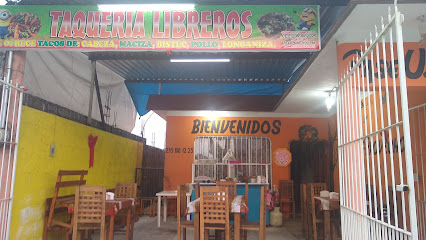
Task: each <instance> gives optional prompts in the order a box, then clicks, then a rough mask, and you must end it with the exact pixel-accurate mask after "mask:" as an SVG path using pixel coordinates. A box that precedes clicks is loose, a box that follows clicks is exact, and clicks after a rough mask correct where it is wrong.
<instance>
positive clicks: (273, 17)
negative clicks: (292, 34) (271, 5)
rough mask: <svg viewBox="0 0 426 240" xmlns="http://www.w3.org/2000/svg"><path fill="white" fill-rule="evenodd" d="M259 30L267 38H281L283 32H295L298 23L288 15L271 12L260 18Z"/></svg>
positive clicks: (258, 22)
mask: <svg viewBox="0 0 426 240" xmlns="http://www.w3.org/2000/svg"><path fill="white" fill-rule="evenodd" d="M257 29H258V30H259V33H260V34H262V35H263V36H265V37H267V38H280V37H281V32H282V31H294V30H295V29H296V23H295V22H294V19H293V18H292V17H291V16H290V15H288V14H285V13H281V12H270V13H267V14H265V15H263V16H262V17H260V18H259V21H257Z"/></svg>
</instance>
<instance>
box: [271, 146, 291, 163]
mask: <svg viewBox="0 0 426 240" xmlns="http://www.w3.org/2000/svg"><path fill="white" fill-rule="evenodd" d="M274 163H275V164H276V165H277V166H278V167H287V166H288V165H289V164H290V163H291V153H290V151H288V150H287V149H286V148H278V149H277V150H276V151H275V152H274Z"/></svg>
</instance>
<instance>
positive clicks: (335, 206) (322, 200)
mask: <svg viewBox="0 0 426 240" xmlns="http://www.w3.org/2000/svg"><path fill="white" fill-rule="evenodd" d="M314 199H315V203H316V204H315V205H316V206H318V208H319V209H320V211H322V212H323V213H324V239H326V240H331V239H332V234H331V231H330V212H331V211H337V210H340V203H339V200H338V199H330V198H326V197H318V196H315V197H314Z"/></svg>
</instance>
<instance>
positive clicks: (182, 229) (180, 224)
mask: <svg viewBox="0 0 426 240" xmlns="http://www.w3.org/2000/svg"><path fill="white" fill-rule="evenodd" d="M186 207H187V204H186V186H185V184H182V185H179V186H178V188H177V205H176V208H177V213H176V217H177V235H178V240H181V237H182V234H183V239H186V229H187V228H194V221H189V220H186V216H185V210H186Z"/></svg>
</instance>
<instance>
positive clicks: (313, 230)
mask: <svg viewBox="0 0 426 240" xmlns="http://www.w3.org/2000/svg"><path fill="white" fill-rule="evenodd" d="M306 186H307V187H306V210H307V214H308V225H310V226H309V228H310V229H309V239H314V240H318V228H317V224H319V223H323V222H324V220H323V219H321V218H320V217H319V216H318V215H317V213H316V211H315V199H314V196H319V195H320V192H321V191H323V190H325V189H326V187H327V185H326V184H325V183H308V184H307V185H306Z"/></svg>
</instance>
